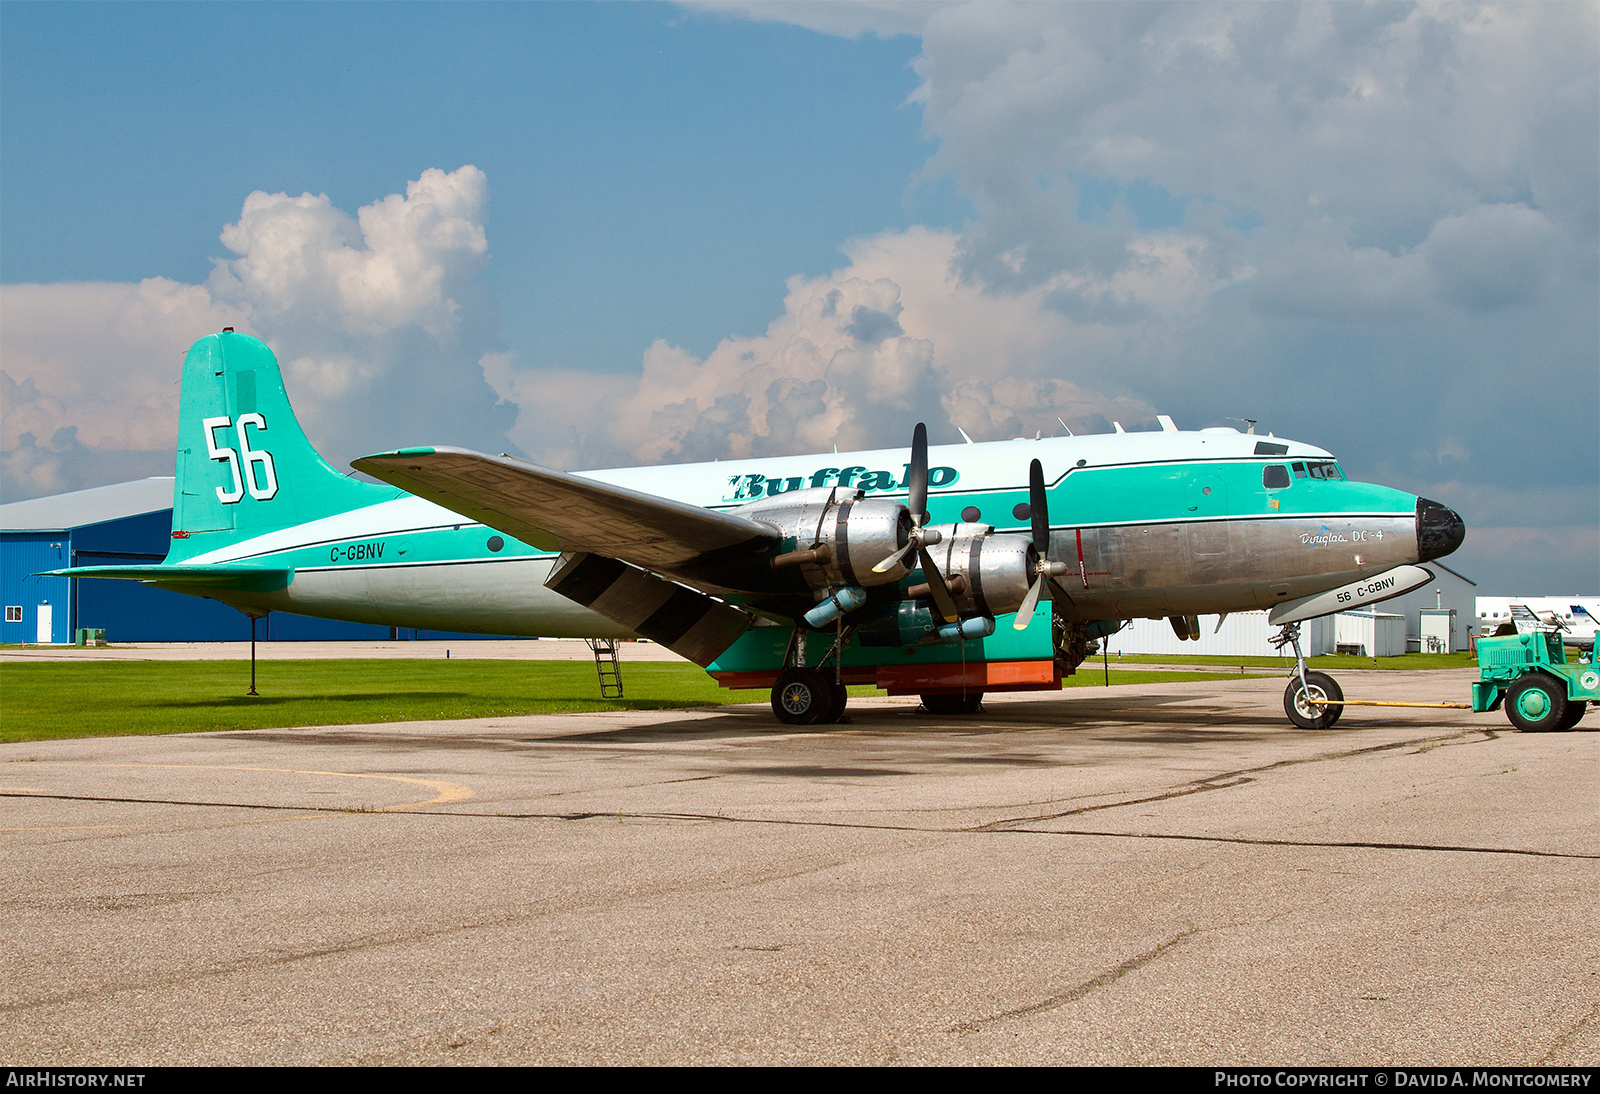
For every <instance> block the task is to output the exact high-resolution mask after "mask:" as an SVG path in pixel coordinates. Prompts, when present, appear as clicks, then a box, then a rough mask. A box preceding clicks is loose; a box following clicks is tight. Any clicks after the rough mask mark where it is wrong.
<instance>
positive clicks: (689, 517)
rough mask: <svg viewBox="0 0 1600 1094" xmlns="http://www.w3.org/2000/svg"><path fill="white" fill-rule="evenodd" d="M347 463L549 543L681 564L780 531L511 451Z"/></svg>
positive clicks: (414, 452)
mask: <svg viewBox="0 0 1600 1094" xmlns="http://www.w3.org/2000/svg"><path fill="white" fill-rule="evenodd" d="M350 466H352V467H354V468H355V469H356V470H357V471H365V472H366V473H367V474H369V475H371V476H372V477H374V478H377V479H382V480H383V481H384V482H387V483H392V484H393V485H395V486H398V487H400V488H401V489H402V490H407V491H410V492H411V493H413V494H415V495H417V496H418V497H420V498H426V499H427V500H429V501H431V502H433V503H434V504H435V505H442V506H444V507H445V508H446V509H449V510H451V511H452V512H456V513H460V514H461V515H462V516H464V517H467V518H468V519H470V520H475V521H479V522H480V523H483V524H486V525H488V526H489V527H490V528H494V529H496V530H497V531H501V532H504V533H506V534H507V535H511V536H515V537H516V538H517V539H520V540H522V542H524V543H529V544H532V545H533V546H535V547H538V548H540V549H542V550H546V551H583V552H593V553H596V554H603V555H607V556H609V557H611V558H620V559H622V560H623V561H625V562H630V563H632V564H634V565H636V566H643V567H646V568H649V569H652V570H662V571H669V572H670V571H673V570H680V569H682V568H683V567H685V566H688V565H691V564H693V563H694V562H695V561H696V560H699V559H701V558H703V557H704V556H705V555H708V554H710V553H712V552H715V551H726V550H728V549H730V548H735V547H739V546H742V545H751V546H754V547H758V548H765V547H767V546H769V545H772V544H775V543H777V541H778V533H777V530H776V529H774V528H772V527H771V526H769V525H766V524H759V523H757V522H756V521H753V520H748V519H746V518H744V517H738V516H733V515H732V514H729V513H719V512H717V511H716V510H714V509H706V508H703V507H701V506H698V505H691V504H689V503H687V502H681V501H673V500H671V499H670V498H663V497H658V496H656V495H654V494H646V493H643V492H641V491H638V490H629V489H627V488H626V487H621V486H612V485H611V484H610V483H604V482H598V481H596V480H594V479H591V478H586V477H584V476H582V475H572V474H568V473H567V472H565V471H555V470H552V469H551V468H548V467H540V466H539V465H537V464H532V463H528V462H527V461H525V460H518V459H514V458H512V457H510V456H485V455H483V454H482V453H480V452H470V451H467V450H466V449H462V448H404V449H401V450H400V451H398V452H383V453H379V454H378V455H375V456H363V457H362V458H361V459H359V460H356V461H354V462H353V463H352V464H351V465H350Z"/></svg>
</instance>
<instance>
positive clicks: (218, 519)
mask: <svg viewBox="0 0 1600 1094" xmlns="http://www.w3.org/2000/svg"><path fill="white" fill-rule="evenodd" d="M395 496H396V491H395V489H394V488H393V487H389V486H379V485H375V484H373V483H367V482H361V481H359V480H357V479H352V478H347V477H346V476H344V475H341V474H340V473H339V472H338V471H337V470H335V469H334V467H333V465H332V464H330V463H328V461H327V460H324V459H323V458H322V456H321V455H319V454H318V452H317V450H316V449H315V448H313V447H312V446H311V442H310V441H309V440H308V439H307V438H306V435H305V431H304V430H302V429H301V428H300V422H299V421H298V420H297V419H296V418H295V416H294V410H293V409H292V408H291V407H290V406H289V397H288V396H287V395H286V394H285V393H284V390H283V376H282V373H280V372H279V370H278V359H277V358H276V357H274V356H273V354H272V350H270V349H268V348H267V345H266V343H264V342H261V341H260V340H258V339H255V338H252V337H250V336H249V335H247V334H237V333H235V332H234V331H232V330H225V331H223V332H222V333H220V334H212V335H208V336H206V337H205V338H202V339H200V341H198V342H196V343H195V344H194V345H193V346H192V347H191V348H190V349H189V355H188V357H186V358H185V359H184V362H183V393H182V397H181V399H180V403H179V411H178V462H177V471H176V481H175V482H174V484H173V511H172V538H173V543H172V550H171V551H170V553H169V554H168V556H167V561H168V562H179V561H182V560H183V559H185V558H191V557H193V556H195V555H199V554H203V553H204V552H206V551H211V550H215V549H216V548H218V547H221V546H224V545H225V544H226V543H228V542H229V541H230V540H234V539H243V538H247V537H249V536H257V535H261V534H263V533H265V532H270V531H273V530H275V529H278V528H287V527H291V526H293V525H296V524H303V523H305V522H306V521H310V520H317V519H319V518H321V517H327V516H332V515H334V514H335V513H342V512H345V511H346V510H349V509H357V508H360V507H362V506H366V505H373V504H376V503H378V502H380V501H386V500H388V499H390V498H392V497H395Z"/></svg>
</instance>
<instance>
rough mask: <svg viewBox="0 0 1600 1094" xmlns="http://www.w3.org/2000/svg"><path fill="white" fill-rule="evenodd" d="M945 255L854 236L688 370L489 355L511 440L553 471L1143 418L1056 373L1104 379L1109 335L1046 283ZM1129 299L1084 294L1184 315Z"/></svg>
mask: <svg viewBox="0 0 1600 1094" xmlns="http://www.w3.org/2000/svg"><path fill="white" fill-rule="evenodd" d="M957 247H958V239H957V237H956V236H955V235H954V234H953V233H950V232H935V231H930V230H928V229H922V228H918V229H913V230H911V231H907V232H903V233H894V234H886V235H881V236H877V237H874V238H872V239H869V240H862V241H859V242H857V243H855V244H852V245H850V246H849V247H848V248H847V254H848V258H849V259H850V261H849V263H848V264H847V265H845V266H843V267H841V268H840V269H838V270H835V271H834V272H832V273H830V274H828V275H826V276H824V277H818V278H802V277H795V278H792V279H790V281H789V285H788V289H789V291H788V295H787V296H786V298H785V300H784V312H783V314H782V315H781V316H779V317H778V318H777V319H775V320H773V322H772V323H771V324H770V325H769V326H768V328H767V330H766V332H765V333H764V334H761V335H759V336H755V337H736V338H728V339H725V340H723V342H722V343H721V344H719V345H718V346H717V348H716V349H715V350H713V351H712V352H711V353H710V354H709V355H708V356H707V357H705V358H704V359H700V358H697V357H695V356H694V355H692V354H689V353H687V352H685V351H684V350H682V349H680V348H678V347H675V346H669V345H667V344H666V343H664V342H657V343H656V344H655V345H653V346H651V347H650V349H649V350H648V351H647V352H646V353H645V355H644V360H643V369H642V373H641V375H639V376H638V377H637V378H622V377H618V378H612V379H610V380H609V381H608V382H607V384H606V385H604V386H603V387H601V386H598V385H596V383H595V381H594V378H593V377H592V376H590V375H588V374H585V373H578V372H561V371H547V370H538V371H532V370H530V371H526V372H521V371H518V370H516V369H515V367H514V363H513V362H512V361H511V360H510V359H509V358H506V357H500V358H496V359H494V360H493V361H492V362H491V363H490V364H489V365H488V366H487V372H488V374H489V376H490V378H491V381H492V382H493V383H494V384H495V385H496V388H497V389H498V390H499V391H500V392H501V394H502V395H503V396H504V397H505V398H507V399H508V400H509V401H512V402H515V403H516V404H517V405H518V406H519V407H520V416H519V418H518V422H517V425H516V427H515V428H514V429H513V430H512V437H513V438H514V439H515V440H516V442H517V443H518V444H519V445H520V446H521V447H522V448H523V449H524V450H526V451H528V452H529V453H530V454H532V455H534V457H535V458H537V459H541V460H543V461H545V462H548V463H554V464H557V465H560V466H599V465H606V464H619V463H657V462H669V461H676V460H696V459H699V460H707V459H725V458H741V457H748V456H763V455H778V454H789V453H799V452H816V451H827V450H828V449H829V448H830V447H831V446H833V445H835V444H837V445H838V446H839V447H841V448H879V447H894V446H897V445H900V444H904V443H908V442H909V438H910V436H911V431H912V427H913V426H914V425H915V424H916V423H917V422H918V421H925V422H928V423H929V424H930V425H931V426H932V428H933V431H934V436H935V438H936V439H942V440H944V441H946V442H949V441H955V440H957V439H958V435H957V434H956V432H955V429H954V428H953V427H957V426H958V427H960V428H963V429H965V430H967V431H968V432H969V433H970V434H972V435H973V436H974V437H976V438H980V439H986V440H993V439H999V438H1007V437H1012V436H1018V435H1032V434H1033V433H1034V432H1037V431H1041V430H1042V431H1044V432H1046V433H1047V434H1059V433H1060V432H1061V427H1060V423H1059V422H1058V421H1057V418H1058V417H1060V418H1062V419H1064V420H1066V421H1067V422H1068V423H1069V425H1071V426H1073V427H1074V428H1088V429H1095V428H1101V429H1109V428H1110V425H1109V421H1110V420H1111V419H1114V418H1115V419H1120V420H1122V421H1125V422H1127V423H1128V424H1130V425H1131V424H1137V423H1143V422H1148V421H1151V420H1153V418H1154V413H1155V411H1154V409H1153V408H1152V407H1150V406H1149V404H1148V403H1145V402H1144V401H1143V400H1140V399H1137V398H1134V397H1131V396H1129V395H1128V394H1126V393H1123V392H1117V391H1116V390H1115V387H1114V386H1113V387H1112V389H1111V390H1112V392H1113V393H1112V394H1106V393H1104V392H1102V391H1100V390H1096V389H1094V388H1091V387H1088V386H1083V385H1081V384H1079V383H1077V382H1075V381H1074V380H1073V379H1072V377H1073V376H1074V374H1077V373H1084V374H1093V375H1095V376H1096V377H1097V378H1099V379H1101V380H1108V377H1107V374H1108V373H1109V372H1110V371H1111V368H1112V366H1113V365H1114V359H1115V357H1116V356H1117V350H1118V349H1119V348H1120V345H1121V344H1122V342H1123V340H1124V337H1125V336H1124V334H1123V333H1121V332H1117V333H1115V334H1114V335H1113V334H1111V332H1109V331H1108V330H1107V329H1106V328H1104V327H1103V326H1099V325H1097V324H1095V323H1093V322H1077V321H1074V320H1071V319H1069V318H1067V317H1065V316H1063V315H1061V314H1060V312H1059V311H1057V310H1054V309H1052V308H1051V307H1050V306H1049V303H1048V302H1049V299H1050V295H1051V293H1052V291H1054V289H1055V288H1056V286H1054V285H1047V286H1041V287H1039V288H1038V289H1036V290H1034V291H1032V292H1029V293H1012V294H994V293H988V292H985V291H984V290H983V288H982V286H980V285H977V284H974V283H972V282H970V281H965V280H963V279H961V278H959V277H957V276H955V273H954V269H953V262H954V259H955V255H956V250H957ZM1180 250H1181V249H1180ZM1166 260H1167V258H1166V257H1157V258H1153V259H1152V261H1153V262H1160V261H1166ZM1144 288H1145V286H1144V285H1143V284H1142V283H1141V282H1140V281H1139V279H1138V278H1137V277H1128V278H1126V279H1123V280H1122V281H1116V280H1114V279H1111V280H1107V281H1106V282H1105V284H1103V285H1101V286H1100V287H1099V290H1100V291H1103V292H1105V293H1106V294H1109V295H1114V296H1118V297H1119V298H1124V299H1127V300H1131V301H1135V302H1139V303H1141V304H1143V305H1147V306H1149V307H1150V308H1151V309H1153V310H1158V311H1162V310H1166V309H1169V308H1173V307H1183V306H1185V301H1184V299H1183V298H1182V295H1181V294H1179V296H1178V297H1177V298H1176V299H1174V298H1173V297H1171V296H1167V295H1161V296H1148V295H1142V292H1143V290H1144ZM1108 382H1110V381H1108ZM1112 383H1113V385H1114V382H1112ZM941 433H942V437H941Z"/></svg>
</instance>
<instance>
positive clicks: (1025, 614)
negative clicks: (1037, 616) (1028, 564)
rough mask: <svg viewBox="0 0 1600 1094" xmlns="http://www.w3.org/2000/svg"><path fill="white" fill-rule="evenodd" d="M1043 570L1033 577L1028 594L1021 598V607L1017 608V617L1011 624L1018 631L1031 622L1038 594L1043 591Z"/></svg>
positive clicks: (1037, 603) (1023, 629)
mask: <svg viewBox="0 0 1600 1094" xmlns="http://www.w3.org/2000/svg"><path fill="white" fill-rule="evenodd" d="M1044 581H1045V577H1044V571H1042V570H1041V571H1040V572H1039V576H1038V577H1036V578H1034V580H1033V584H1032V585H1030V586H1028V595H1027V596H1025V597H1023V598H1022V607H1020V608H1018V609H1017V618H1016V621H1015V622H1014V623H1012V624H1011V625H1012V626H1013V627H1015V628H1016V629H1017V630H1019V631H1025V630H1027V629H1028V624H1029V623H1032V622H1033V610H1034V609H1035V608H1037V607H1038V606H1039V594H1040V593H1042V592H1044Z"/></svg>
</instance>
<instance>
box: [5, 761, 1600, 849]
mask: <svg viewBox="0 0 1600 1094" xmlns="http://www.w3.org/2000/svg"><path fill="white" fill-rule="evenodd" d="M1245 781H1248V780H1245ZM1229 785H1235V784H1229ZM1207 789H1209V788H1207ZM1167 796H1169V797H1171V796H1175V795H1167ZM0 797H19V798H60V799H63V800H67V801H96V802H98V801H104V802H121V803H128V804H135V805H140V804H143V805H188V806H194V807H196V808H203V809H262V810H274V811H285V812H294V813H301V814H307V815H315V814H327V813H334V814H343V815H345V816H349V817H351V818H358V817H372V818H378V817H393V816H407V817H459V818H462V819H468V820H490V821H493V820H531V821H541V820H546V821H564V822H572V821H595V820H603V821H628V820H635V821H664V822H669V823H673V822H676V823H686V822H687V823H706V822H721V823H724V824H763V825H778V826H787V827H792V828H840V829H847V830H854V831H862V832H919V833H923V834H926V835H947V836H954V835H995V836H1003V835H1029V836H1074V837H1081V836H1090V837H1101V838H1105V839H1142V840H1177V841H1183V842H1192V843H1230V844H1242V845H1246V846H1261V847H1329V848H1349V849H1367V850H1376V851H1447V852H1448V851H1454V852H1462V853H1467V854H1481V855H1522V856H1526V857H1530V858H1560V859H1586V860H1595V859H1600V852H1587V851H1540V850H1536V849H1533V848H1527V847H1478V846H1473V845H1471V844H1454V843H1405V842H1399V841H1386V840H1312V839H1272V838H1269V837H1266V836H1208V835H1195V834H1192V833H1182V832H1103V831H1096V830H1094V829H1087V828H1027V827H1016V826H1020V825H1023V824H1026V823H1027V822H1029V821H1039V820H1054V819H1056V817H1061V816H1070V815H1072V813H1074V812H1087V811H1088V810H1087V809H1084V810H1070V811H1068V812H1066V813H1059V814H1055V815H1052V816H1045V817H1029V818H1024V819H1019V820H1017V821H996V822H994V823H993V824H986V825H979V826H976V827H971V828H947V827H940V826H936V825H920V824H881V823H869V822H866V821H826V820H800V819H797V818H793V817H746V816H740V815H737V814H731V813H669V812H643V811H631V810H626V809H587V810H583V811H580V812H572V813H504V812H500V813H465V812H461V811H458V810H447V809H429V810H427V811H425V812H424V811H423V810H421V809H390V810H388V811H387V812H379V811H377V810H371V809H366V810H362V809H352V808H348V807H340V806H332V805H324V806H318V805H262V804H254V803H249V802H186V801H169V800H165V799H158V798H95V797H85V796H80V795H66V794H5V793H0ZM1139 800H1140V801H1153V800H1157V799H1153V798H1151V799H1139ZM1116 804H1119V805H1134V804H1137V802H1119V803H1116ZM1090 808H1104V807H1098V806H1096V807H1090ZM1008 825H1014V826H1008Z"/></svg>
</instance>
